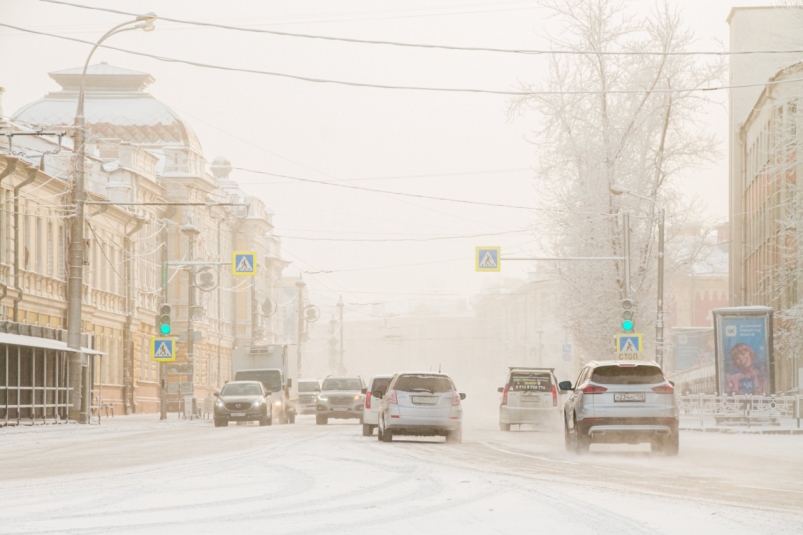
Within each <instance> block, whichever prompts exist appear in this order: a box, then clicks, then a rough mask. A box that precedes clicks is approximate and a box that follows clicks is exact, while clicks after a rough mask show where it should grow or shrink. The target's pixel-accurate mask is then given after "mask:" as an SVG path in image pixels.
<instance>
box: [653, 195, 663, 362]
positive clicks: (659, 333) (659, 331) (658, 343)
mask: <svg viewBox="0 0 803 535" xmlns="http://www.w3.org/2000/svg"><path fill="white" fill-rule="evenodd" d="M664 219H665V213H664V209H663V208H659V209H658V304H657V307H658V311H657V314H658V315H657V316H656V320H655V361H656V362H657V363H658V366H660V367H661V368H663V367H664Z"/></svg>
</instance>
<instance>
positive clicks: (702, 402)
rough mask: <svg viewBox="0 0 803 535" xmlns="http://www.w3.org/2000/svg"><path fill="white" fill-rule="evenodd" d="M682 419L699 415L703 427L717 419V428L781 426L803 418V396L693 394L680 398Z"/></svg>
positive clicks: (679, 404) (679, 406)
mask: <svg viewBox="0 0 803 535" xmlns="http://www.w3.org/2000/svg"><path fill="white" fill-rule="evenodd" d="M677 399H678V408H679V409H680V414H681V415H682V416H698V417H699V418H700V425H705V418H713V419H714V420H715V422H716V424H717V425H720V424H736V425H747V426H751V425H780V424H781V419H797V420H798V425H800V419H801V417H803V413H802V412H803V396H752V395H749V394H748V395H742V396H719V395H714V394H689V395H680V396H677Z"/></svg>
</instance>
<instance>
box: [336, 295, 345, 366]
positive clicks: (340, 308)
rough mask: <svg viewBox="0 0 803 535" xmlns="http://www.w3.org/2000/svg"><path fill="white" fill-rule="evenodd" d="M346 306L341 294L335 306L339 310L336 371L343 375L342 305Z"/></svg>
mask: <svg viewBox="0 0 803 535" xmlns="http://www.w3.org/2000/svg"><path fill="white" fill-rule="evenodd" d="M344 306H346V305H344V304H343V296H342V295H341V296H340V299H338V301H337V308H338V309H339V310H340V366H339V369H338V373H340V374H341V375H344V374H345V373H346V367H345V366H344V365H343V307H344Z"/></svg>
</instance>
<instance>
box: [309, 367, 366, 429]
mask: <svg viewBox="0 0 803 535" xmlns="http://www.w3.org/2000/svg"><path fill="white" fill-rule="evenodd" d="M365 392H366V390H365V385H364V384H363V382H362V378H361V377H359V376H352V377H327V378H326V379H324V381H323V385H322V386H321V393H320V394H318V397H317V399H316V400H315V423H316V424H318V425H326V424H327V423H328V422H329V419H330V418H336V419H338V420H344V419H349V418H357V419H359V420H360V423H362V407H363V404H364V403H365Z"/></svg>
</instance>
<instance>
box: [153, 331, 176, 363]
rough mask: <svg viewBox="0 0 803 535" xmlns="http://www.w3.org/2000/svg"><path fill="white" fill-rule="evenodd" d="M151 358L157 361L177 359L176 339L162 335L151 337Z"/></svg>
mask: <svg viewBox="0 0 803 535" xmlns="http://www.w3.org/2000/svg"><path fill="white" fill-rule="evenodd" d="M151 360H153V361H155V362H173V361H174V360H176V339H175V338H164V337H161V336H157V337H154V338H151Z"/></svg>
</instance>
